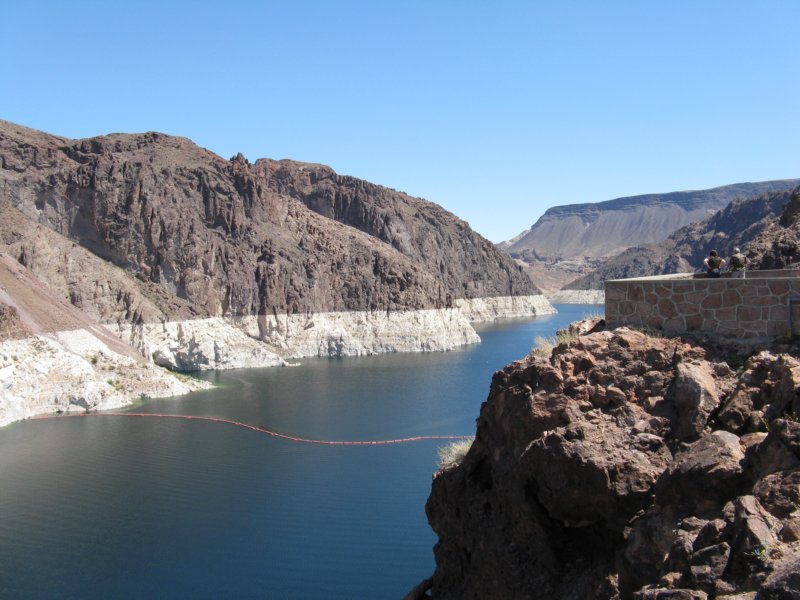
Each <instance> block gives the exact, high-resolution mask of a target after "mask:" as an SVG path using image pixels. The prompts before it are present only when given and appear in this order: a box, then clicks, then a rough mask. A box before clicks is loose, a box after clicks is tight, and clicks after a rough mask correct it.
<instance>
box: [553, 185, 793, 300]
mask: <svg viewBox="0 0 800 600" xmlns="http://www.w3.org/2000/svg"><path fill="white" fill-rule="evenodd" d="M796 195H797V191H796V190H795V191H794V192H793V191H791V190H787V191H782V192H769V193H766V194H762V195H759V196H756V197H755V198H746V199H737V200H734V201H733V202H731V203H730V204H729V205H728V206H726V207H725V208H724V209H723V210H721V211H719V212H717V213H715V214H714V215H713V216H711V217H709V218H708V219H705V220H703V221H699V222H697V223H692V224H690V225H687V226H686V227H682V228H681V229H679V230H678V231H676V232H675V233H673V234H672V235H671V236H669V237H668V238H667V239H666V240H664V241H662V242H659V243H658V244H648V245H643V246H636V247H634V248H629V249H628V250H626V251H625V252H623V253H622V254H620V255H618V256H615V257H613V258H610V259H608V260H607V261H604V262H603V263H601V264H600V265H598V266H597V267H596V268H595V270H594V271H593V272H592V273H590V274H589V275H586V276H584V277H581V278H578V279H576V280H575V281H573V282H571V283H569V284H567V285H566V286H565V288H566V289H602V288H603V282H604V281H606V280H608V279H624V278H626V277H643V276H647V275H666V274H668V273H681V272H691V271H695V270H699V269H701V268H702V266H703V259H704V258H705V257H706V256H708V253H709V252H710V251H711V250H716V251H717V252H719V254H720V255H721V256H723V257H726V258H727V257H729V256H730V255H731V254H733V249H734V247H736V246H739V247H741V248H742V249H743V250H744V251H745V253H746V254H747V255H748V256H749V260H750V265H751V268H752V267H755V268H779V267H767V266H763V265H762V264H761V262H762V261H761V260H760V259H758V258H757V256H761V255H764V254H765V253H767V250H766V248H767V246H772V244H773V241H772V240H774V243H775V244H776V246H775V247H776V248H777V247H778V246H779V245H780V244H781V243H780V242H778V239H779V236H780V233H781V232H786V231H791V226H790V227H788V228H786V227H778V226H777V225H776V222H777V220H778V219H779V218H780V215H781V213H782V211H783V209H784V207H785V206H786V205H787V203H789V201H790V200H791V198H792V197H794V196H796ZM795 229H797V227H796V226H795ZM756 239H760V240H762V241H761V242H759V244H760V247H762V248H763V250H762V251H761V252H758V251H756V250H755V249H752V250H751V249H750V245H749V244H751V243H755V240H756ZM781 248H783V246H781ZM784 249H785V248H784ZM776 252H777V255H781V251H780V250H777V251H776ZM766 264H768V263H767V262H764V265H766ZM769 264H779V262H775V261H773V262H771V263H769ZM780 264H783V262H780Z"/></svg>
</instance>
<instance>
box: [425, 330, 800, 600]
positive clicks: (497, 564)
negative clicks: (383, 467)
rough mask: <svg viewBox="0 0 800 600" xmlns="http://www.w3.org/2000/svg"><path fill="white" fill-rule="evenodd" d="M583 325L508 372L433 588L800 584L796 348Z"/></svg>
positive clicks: (455, 489)
mask: <svg viewBox="0 0 800 600" xmlns="http://www.w3.org/2000/svg"><path fill="white" fill-rule="evenodd" d="M587 331H589V332H588V333H586V332H587ZM573 332H574V333H575V334H576V335H574V336H573V338H574V339H572V341H568V342H564V343H562V344H560V345H559V346H557V347H556V348H555V349H554V350H553V351H552V353H551V354H549V355H537V353H535V352H534V353H532V354H531V355H530V356H528V357H527V358H525V359H524V360H522V361H519V362H517V363H514V364H512V365H510V366H508V367H506V368H505V369H504V370H502V371H500V372H498V373H496V374H495V376H494V378H493V381H492V386H491V390H490V393H489V398H488V400H487V401H486V402H485V403H484V405H483V406H482V408H481V412H480V417H479V419H478V423H477V433H476V438H475V441H474V443H473V445H472V447H471V449H470V450H469V452H468V453H467V455H466V456H465V458H464V459H463V461H462V462H461V464H459V465H457V466H451V467H447V468H445V469H444V470H443V471H441V472H439V473H437V474H436V476H435V478H434V481H433V488H432V491H431V496H430V499H429V500H428V503H427V507H426V509H427V514H428V518H429V520H430V523H431V526H432V527H433V529H434V531H435V532H436V533H437V535H438V536H439V542H438V543H437V545H436V547H435V555H436V572H435V574H434V576H433V578H432V580H431V581H430V582H427V583H425V584H423V585H422V586H420V587H419V588H417V590H415V594H416V596H417V597H422V596H421V594H422V593H423V592H424V589H425V588H427V587H430V588H431V594H432V597H433V598H441V599H445V598H447V599H459V600H465V599H469V598H492V599H495V600H503V599H506V598H509V599H510V598H561V599H592V598H595V599H598V600H599V599H612V598H623V599H627V598H635V599H637V600H659V599H661V600H666V599H678V598H681V599H683V598H685V599H704V598H731V599H733V598H736V599H739V600H742V599H745V598H746V599H753V598H757V599H764V600H766V599H767V598H780V599H783V598H786V599H788V598H797V597H799V596H800V578H798V575H797V574H798V573H800V424H799V423H798V420H797V419H798V418H797V415H799V414H800V359H798V356H800V354H799V353H798V348H797V346H791V347H781V348H778V347H776V348H772V349H770V350H763V351H758V352H756V351H754V349H753V348H742V347H720V346H718V347H711V346H709V345H708V344H705V345H703V344H700V343H699V342H696V341H691V340H688V339H677V338H663V337H658V338H653V337H648V336H647V335H645V334H643V333H640V332H637V331H632V330H629V329H623V328H621V329H618V330H613V331H605V330H603V326H602V322H593V323H588V324H587V323H584V324H583V325H582V326H580V327H576V328H575V329H574V330H573ZM579 333H582V334H581V335H578V334H579Z"/></svg>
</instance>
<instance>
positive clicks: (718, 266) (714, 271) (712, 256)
mask: <svg viewBox="0 0 800 600" xmlns="http://www.w3.org/2000/svg"><path fill="white" fill-rule="evenodd" d="M703 264H704V265H705V266H706V269H707V271H706V272H707V273H708V276H709V277H719V275H720V273H721V272H722V267H724V266H725V259H724V258H722V257H721V256H720V255H719V254H717V251H716V250H712V251H711V252H709V253H708V256H707V257H706V258H705V259H704V260H703Z"/></svg>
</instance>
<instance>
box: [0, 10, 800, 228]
mask: <svg viewBox="0 0 800 600" xmlns="http://www.w3.org/2000/svg"><path fill="white" fill-rule="evenodd" d="M798 23H800V2H798V1H795V0H785V1H769V0H766V1H765V0H759V1H748V2H737V1H734V0H725V1H718V2H711V1H702V0H692V1H685V2H681V1H675V0H673V1H669V2H651V1H630V2H599V1H592V2H589V1H586V2H580V1H572V2H568V1H563V2H556V1H552V2H532V1H531V2H510V1H509V2H503V1H498V2H486V1H485V0H484V1H479V2H470V1H466V0H462V1H436V0H420V1H414V0H405V1H402V2H382V1H379V0H374V1H370V2H367V1H363V2H334V1H329V2H323V1H317V2H312V1H305V0H292V1H285V2H235V1H230V2H213V3H212V2H202V1H195V2H189V1H186V2H169V1H168V0H163V2H136V1H128V2H115V1H96V2H87V1H81V0H72V1H58V2H37V1H36V0H4V1H3V2H2V6H0V24H1V27H0V55H2V56H3V67H2V76H0V108H1V109H2V110H0V118H4V119H6V120H9V121H13V122H16V123H20V124H22V125H26V126H28V127H33V128H36V129H41V130H45V131H48V132H51V133H55V134H59V135H63V136H67V137H73V138H77V137H88V136H93V135H100V134H104V133H110V132H118V131H122V132H138V131H149V130H157V131H163V132H165V133H169V134H174V135H182V136H186V137H189V138H191V139H192V140H194V141H195V142H196V143H198V144H199V145H201V146H204V147H206V148H208V149H210V150H212V151H214V152H216V153H218V154H220V155H222V156H223V157H225V158H229V157H231V156H233V155H234V154H235V153H237V152H242V153H244V155H245V156H247V157H248V158H249V159H250V160H251V161H252V160H255V159H256V158H260V157H271V158H293V159H296V160H302V161H309V162H320V163H325V164H328V165H331V166H332V167H333V168H334V169H336V171H338V172H339V173H343V174H349V175H354V176H357V177H361V178H364V179H367V180H370V181H373V182H375V183H380V184H383V185H387V186H389V187H393V188H395V189H399V190H403V191H406V192H408V193H410V194H412V195H415V196H421V197H424V198H426V199H428V200H432V201H434V202H437V203H439V204H441V205H443V206H444V207H445V208H447V209H449V210H451V211H453V212H454V213H456V214H457V215H459V216H460V217H462V218H464V219H466V220H467V221H469V223H470V224H471V225H472V227H473V228H474V229H476V230H477V231H479V232H480V233H482V234H484V235H485V236H486V237H488V238H489V239H491V240H492V241H495V242H498V241H501V240H504V239H508V238H510V237H512V236H514V235H516V234H517V233H520V232H521V231H523V230H524V229H527V228H528V227H530V226H531V225H532V224H533V223H534V222H535V220H536V219H537V218H538V217H539V216H540V215H541V214H542V212H544V210H546V209H547V208H548V207H550V206H555V205H560V204H571V203H577V202H599V201H602V200H608V199H611V198H615V197H620V196H628V195H634V194H642V193H649V192H667V191H675V190H684V189H701V188H707V187H714V186H718V185H724V184H728V183H735V182H740V181H760V180H767V179H783V178H795V177H800V161H798V148H800V144H798V140H800V135H799V134H800V43H798V33H797V27H798Z"/></svg>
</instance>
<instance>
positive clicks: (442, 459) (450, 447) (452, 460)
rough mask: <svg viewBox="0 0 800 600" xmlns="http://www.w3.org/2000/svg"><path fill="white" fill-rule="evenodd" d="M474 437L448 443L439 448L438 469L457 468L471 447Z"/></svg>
mask: <svg viewBox="0 0 800 600" xmlns="http://www.w3.org/2000/svg"><path fill="white" fill-rule="evenodd" d="M473 441H475V438H474V437H470V438H464V439H463V440H456V441H454V442H450V443H449V444H447V445H445V446H441V447H440V448H439V469H447V468H449V467H455V466H458V465H459V464H460V463H461V461H462V460H464V457H465V456H466V455H467V452H469V449H470V448H471V447H472V442H473Z"/></svg>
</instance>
